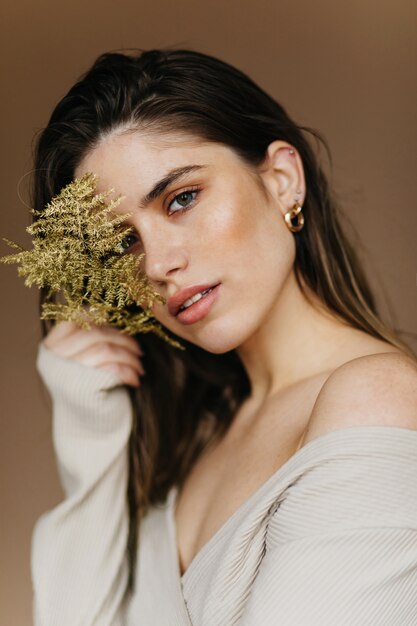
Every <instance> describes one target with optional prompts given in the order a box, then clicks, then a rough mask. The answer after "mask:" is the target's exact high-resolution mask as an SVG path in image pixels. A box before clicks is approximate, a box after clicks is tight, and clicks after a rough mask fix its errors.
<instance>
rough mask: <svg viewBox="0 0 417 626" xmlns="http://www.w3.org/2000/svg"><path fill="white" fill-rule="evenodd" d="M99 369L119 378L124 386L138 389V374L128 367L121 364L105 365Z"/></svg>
mask: <svg viewBox="0 0 417 626" xmlns="http://www.w3.org/2000/svg"><path fill="white" fill-rule="evenodd" d="M101 369H105V370H109V371H110V372H113V373H114V374H116V375H117V376H118V377H119V378H120V381H121V382H122V383H123V384H125V385H131V386H132V387H140V378H139V376H138V374H137V373H136V372H135V371H134V370H133V369H132V368H131V367H129V366H128V365H123V364H122V363H107V364H104V365H102V366H101Z"/></svg>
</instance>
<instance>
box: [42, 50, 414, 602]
mask: <svg viewBox="0 0 417 626" xmlns="http://www.w3.org/2000/svg"><path fill="white" fill-rule="evenodd" d="M119 128H127V129H128V128H132V129H135V128H137V129H140V130H144V131H146V132H181V131H184V132H185V133H187V134H190V133H191V134H193V135H194V136H195V137H196V138H201V140H203V141H212V142H217V143H220V144H224V145H225V146H228V147H229V148H231V149H233V150H234V151H235V153H236V154H237V155H238V156H239V157H240V158H241V159H242V163H244V164H245V165H247V166H249V169H250V171H254V172H256V167H257V166H258V165H259V164H261V162H262V161H263V160H264V158H265V154H266V149H267V147H268V145H269V144H270V143H271V142H272V141H274V140H276V139H281V140H284V141H287V142H288V143H290V144H291V145H292V146H294V147H295V148H296V150H297V151H298V153H299V155H300V157H301V159H302V163H303V166H304V173H305V179H306V197H305V202H304V206H303V212H304V214H305V216H306V223H305V226H304V228H303V229H302V230H301V231H300V232H299V233H297V235H296V236H295V242H296V257H295V262H294V270H295V276H296V278H297V282H298V284H299V286H300V288H302V289H303V290H304V291H306V290H305V286H307V287H308V288H309V289H310V290H312V292H314V293H315V294H316V295H317V296H318V297H319V298H320V300H321V301H322V303H323V305H324V306H325V307H327V309H329V310H330V311H331V312H333V314H336V315H337V316H338V317H339V318H340V319H341V320H344V322H346V323H348V324H349V325H350V326H352V327H354V328H356V329H360V330H362V331H365V332H366V333H368V334H369V335H372V336H373V337H376V338H379V339H383V340H386V341H388V342H390V343H391V344H392V345H395V346H397V347H399V348H400V349H402V350H404V351H405V352H408V353H409V352H410V351H409V348H408V347H407V346H406V344H404V343H403V342H402V341H401V340H400V339H399V337H398V336H397V335H396V334H395V333H394V332H393V331H391V330H389V329H388V327H386V325H385V324H384V323H383V322H382V320H381V319H380V317H379V315H378V312H377V310H376V306H375V301H374V298H373V296H372V293H371V290H370V288H369V285H368V282H367V280H366V277H365V275H364V273H363V271H362V268H361V266H360V263H359V261H358V259H357V256H356V254H355V252H354V250H353V247H352V245H351V244H350V243H349V241H348V239H347V237H346V236H345V234H344V233H343V231H342V228H341V226H340V219H339V216H338V208H337V206H336V203H335V200H334V197H333V196H332V193H331V191H330V188H329V183H328V181H327V178H326V175H325V173H324V170H323V168H322V166H321V165H320V164H319V159H318V156H316V154H315V151H314V150H313V147H312V145H310V142H309V140H310V138H311V137H314V138H315V140H317V141H318V142H322V144H323V145H324V146H325V148H326V150H327V151H328V154H329V155H330V152H329V150H328V147H327V145H326V142H325V141H324V139H323V138H322V137H321V135H320V133H318V132H317V131H314V130H312V129H309V128H307V127H303V126H299V125H297V124H296V123H295V122H294V121H293V120H292V119H290V117H289V116H288V114H287V112H286V111H285V110H284V108H283V107H282V106H281V105H280V104H279V103H278V102H276V100H275V99H273V98H272V97H271V96H269V95H268V94H267V93H266V92H265V91H263V90H262V89H261V88H260V87H259V86H257V85H256V84H255V82H253V81H252V80H251V79H250V78H249V77H248V76H247V75H246V74H244V73H243V72H242V71H240V70H238V69H236V68H234V67H233V66H231V65H229V64H227V63H225V62H223V61H221V60H219V59H217V58H215V57H212V56H209V55H206V54H203V53H200V52H196V51H192V50H175V49H174V50H172V49H164V50H148V51H143V50H140V51H139V52H138V51H135V54H120V53H105V54H102V55H101V56H99V57H98V58H97V60H96V61H95V62H94V64H93V65H92V67H91V68H90V69H89V70H88V71H87V72H86V73H85V74H84V75H82V76H81V77H80V79H79V80H78V82H76V84H75V85H74V86H73V87H72V88H71V89H70V90H69V92H68V93H67V94H66V95H65V96H64V97H63V98H62V99H61V100H60V101H59V102H58V104H57V105H56V107H55V109H54V111H53V113H52V115H51V118H50V120H49V122H48V124H47V126H46V128H44V129H42V131H41V133H40V134H39V136H38V138H37V143H36V149H35V164H34V165H35V170H34V179H33V187H32V202H33V206H34V208H35V209H36V210H38V211H40V210H42V209H43V208H44V207H45V205H46V204H47V203H48V202H50V200H51V199H52V197H53V196H54V195H56V194H57V193H59V191H60V190H61V188H62V187H63V186H65V185H66V184H68V183H69V182H71V180H73V178H74V172H75V169H76V167H77V165H78V164H79V163H80V161H81V160H82V159H83V157H84V156H85V155H86V153H87V152H88V151H89V150H91V149H92V148H94V146H96V145H97V143H98V142H99V141H100V140H101V139H102V138H103V137H104V136H105V135H106V134H108V133H110V132H112V131H113V130H115V129H119ZM46 298H47V294H46V293H45V292H43V293H42V295H41V303H42V302H44V301H45V299H46ZM47 330H48V327H47V325H46V324H44V325H43V332H44V333H46V332H47ZM173 336H174V337H175V335H173ZM175 338H176V337H175ZM178 339H180V341H181V342H182V343H183V345H185V347H186V350H185V351H181V350H178V349H176V348H173V347H171V346H169V345H168V344H167V343H165V342H164V341H163V340H162V339H159V338H158V337H157V336H156V335H153V334H152V333H149V334H146V335H141V336H140V343H141V346H142V347H143V349H144V357H143V362H144V365H145V369H146V372H147V374H146V376H145V377H144V378H142V380H141V386H140V387H139V389H137V390H133V389H130V390H129V391H130V394H131V397H132V403H133V405H134V407H135V414H136V418H135V419H134V425H133V428H132V433H131V436H130V441H129V481H128V485H127V498H128V503H129V513H130V525H129V538H128V545H127V558H128V560H129V572H130V576H129V582H128V585H127V591H132V590H133V588H134V571H135V559H136V552H137V542H138V537H139V529H140V520H141V519H142V517H143V516H144V515H145V513H146V512H147V510H148V507H149V505H150V504H152V503H157V502H162V501H163V500H164V498H165V497H166V495H167V493H168V491H169V489H170V487H171V486H172V485H173V484H181V483H182V482H183V481H184V479H185V477H186V476H187V475H188V473H189V471H190V469H191V467H192V466H193V464H194V463H195V461H196V459H197V458H198V457H199V455H200V454H201V452H202V450H203V449H204V447H205V446H206V445H207V444H208V443H209V442H213V441H216V440H217V439H218V438H220V437H221V436H222V435H223V434H224V433H225V432H226V430H227V428H228V426H229V425H230V423H231V421H232V419H233V415H234V414H235V412H236V411H237V409H238V408H239V406H240V405H241V403H242V402H243V400H244V399H245V398H246V397H247V396H248V395H249V393H250V383H249V379H248V377H247V374H246V371H245V369H244V367H243V365H242V363H241V361H240V359H239V357H238V355H237V353H236V351H235V350H231V351H229V352H226V353H224V354H220V355H214V354H211V353H209V352H207V351H205V350H203V349H201V348H199V347H198V346H196V345H194V344H192V343H190V342H187V341H185V340H184V339H182V338H179V337H178Z"/></svg>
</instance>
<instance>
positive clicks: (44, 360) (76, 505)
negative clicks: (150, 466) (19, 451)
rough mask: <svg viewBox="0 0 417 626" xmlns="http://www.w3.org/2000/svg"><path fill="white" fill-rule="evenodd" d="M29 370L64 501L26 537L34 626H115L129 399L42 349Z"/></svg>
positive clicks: (98, 372) (107, 377)
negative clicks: (47, 414)
mask: <svg viewBox="0 0 417 626" xmlns="http://www.w3.org/2000/svg"><path fill="white" fill-rule="evenodd" d="M84 332H85V331H84ZM72 345H75V342H74V338H73V341H72ZM90 354H91V350H90ZM37 365H38V369H39V372H40V374H41V376H42V377H43V380H44V382H45V384H46V386H47V388H48V390H49V392H50V395H51V398H52V404H53V424H52V426H53V444H54V449H55V453H56V460H57V467H58V471H59V476H60V479H61V483H62V486H63V489H64V492H65V499H64V500H63V501H62V502H61V503H60V504H58V506H56V507H55V508H54V509H52V510H51V511H47V512H46V513H44V514H43V515H42V516H41V517H40V518H39V519H38V520H37V522H36V524H35V527H34V530H33V535H32V554H31V569H32V581H33V591H34V619H35V625H36V626H49V625H51V626H52V625H56V624H60V626H66V625H68V626H74V625H79V626H93V625H94V626H95V625H97V626H98V625H99V626H107V625H109V626H110V625H111V626H116V625H118V624H122V623H123V622H122V610H123V609H122V599H123V595H124V592H125V589H126V585H127V577H128V564H127V558H126V543H127V535H128V510H127V502H126V488H127V479H128V455H127V443H128V439H129V435H130V431H131V426H132V410H131V406H130V400H129V396H128V393H127V390H126V389H125V388H124V387H123V384H122V381H121V378H120V376H118V375H117V374H116V373H115V371H109V370H107V369H100V368H98V367H89V366H86V365H83V364H82V363H81V362H77V361H76V360H74V359H72V358H65V357H63V356H62V355H58V354H56V353H54V352H53V351H51V350H49V349H48V348H46V347H45V345H43V344H41V346H40V349H39V356H38V362H37Z"/></svg>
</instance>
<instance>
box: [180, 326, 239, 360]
mask: <svg viewBox="0 0 417 626" xmlns="http://www.w3.org/2000/svg"><path fill="white" fill-rule="evenodd" d="M218 321H219V320H217V323H216V322H214V323H212V324H209V325H207V326H206V327H205V328H203V327H201V329H199V330H197V328H196V330H195V332H194V333H193V332H191V333H189V334H188V336H185V333H184V334H183V338H184V339H186V340H187V341H189V342H190V343H193V344H195V345H196V346H199V347H200V348H202V349H203V350H206V351H207V352H211V353H212V354H224V353H225V352H230V350H234V349H235V348H237V347H239V346H240V345H241V344H242V343H243V342H244V341H245V339H246V334H245V333H244V332H243V331H241V332H239V330H238V329H237V328H236V324H234V325H233V327H232V328H227V327H224V326H223V327H222V328H220V324H219V323H218ZM177 335H178V336H180V335H179V334H178V333H177Z"/></svg>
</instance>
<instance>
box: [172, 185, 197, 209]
mask: <svg viewBox="0 0 417 626" xmlns="http://www.w3.org/2000/svg"><path fill="white" fill-rule="evenodd" d="M199 192H200V189H199V188H195V187H193V188H192V189H185V190H184V191H181V193H179V194H177V195H176V196H175V197H174V198H173V200H172V201H171V202H170V203H169V205H168V208H169V207H170V206H171V205H172V204H173V202H178V204H179V205H180V206H179V208H177V209H176V210H174V211H169V212H168V213H169V215H171V214H172V213H182V212H183V211H187V210H188V209H190V208H191V207H192V206H193V205H194V202H195V200H196V199H197V196H198V194H199ZM193 194H194V196H195V197H194V198H193V200H192V201H191V202H188V200H187V198H189V197H190V196H192V195H193Z"/></svg>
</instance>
